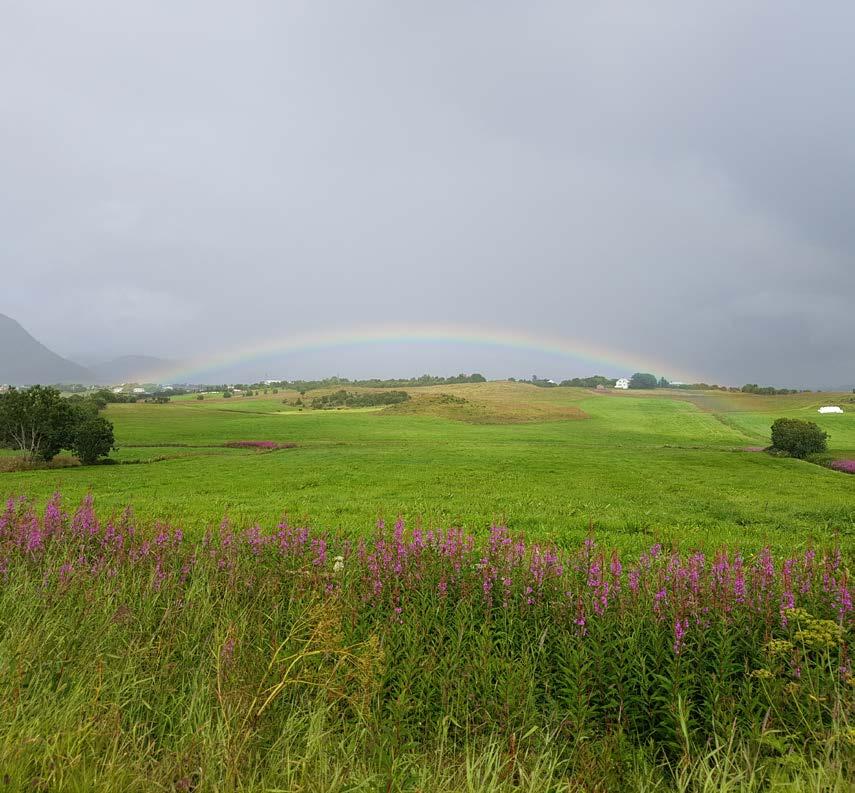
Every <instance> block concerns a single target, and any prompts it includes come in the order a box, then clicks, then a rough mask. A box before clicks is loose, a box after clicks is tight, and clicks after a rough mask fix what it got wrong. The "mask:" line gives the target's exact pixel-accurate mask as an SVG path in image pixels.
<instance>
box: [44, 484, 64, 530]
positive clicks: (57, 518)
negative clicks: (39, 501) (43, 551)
mask: <svg viewBox="0 0 855 793" xmlns="http://www.w3.org/2000/svg"><path fill="white" fill-rule="evenodd" d="M61 504H62V496H61V495H60V494H59V493H54V494H53V497H52V498H51V500H50V501H48V503H47V504H46V505H45V517H44V529H45V534H46V535H48V536H50V535H55V534H59V533H60V532H61V531H62V521H63V514H62V506H61Z"/></svg>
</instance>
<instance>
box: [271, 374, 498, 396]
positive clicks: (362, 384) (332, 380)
mask: <svg viewBox="0 0 855 793" xmlns="http://www.w3.org/2000/svg"><path fill="white" fill-rule="evenodd" d="M486 382H487V378H486V377H484V375H482V374H479V373H478V372H473V373H472V374H464V373H461V374H458V375H453V376H451V377H437V376H435V375H430V374H423V375H422V376H421V377H405V378H401V379H391V380H380V379H378V378H371V379H369V380H350V379H348V378H347V377H325V378H324V379H322V380H279V381H277V382H275V383H269V384H268V385H269V386H274V387H275V388H274V393H275V391H276V389H278V388H290V389H293V390H295V391H299V392H300V393H301V394H305V393H306V391H314V390H315V389H318V388H335V387H336V386H355V387H357V388H417V387H418V386H427V385H454V384H455V383H486ZM259 387H260V386H259Z"/></svg>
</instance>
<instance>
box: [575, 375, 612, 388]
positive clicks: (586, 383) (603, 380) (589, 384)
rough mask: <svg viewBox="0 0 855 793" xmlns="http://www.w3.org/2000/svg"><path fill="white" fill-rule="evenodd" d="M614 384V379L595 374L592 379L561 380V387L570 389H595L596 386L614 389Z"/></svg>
mask: <svg viewBox="0 0 855 793" xmlns="http://www.w3.org/2000/svg"><path fill="white" fill-rule="evenodd" d="M616 382H617V380H616V379H615V378H614V377H603V376H602V375H600V374H595V375H594V376H593V377H571V378H570V379H569V380H562V381H561V385H562V386H567V387H570V388H596V387H597V386H598V385H601V386H605V387H606V388H614V385H615V383H616Z"/></svg>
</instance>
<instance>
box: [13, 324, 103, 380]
mask: <svg viewBox="0 0 855 793" xmlns="http://www.w3.org/2000/svg"><path fill="white" fill-rule="evenodd" d="M95 380H96V378H95V375H94V374H93V372H91V371H90V370H89V369H87V368H86V367H85V366H80V364H76V363H74V362H73V361H69V360H67V359H65V358H63V357H62V356H60V355H57V354H56V353H55V352H52V351H51V350H49V349H48V348H47V347H45V346H44V344H42V343H41V342H40V341H37V340H36V339H34V338H33V337H32V336H31V335H30V334H29V333H27V331H25V330H24V329H23V328H22V327H21V325H20V324H19V323H17V322H16V321H15V320H14V319H12V318H11V317H7V316H6V315H5V314H0V383H5V384H7V385H34V384H36V383H41V384H50V383H84V384H89V383H94V382H95Z"/></svg>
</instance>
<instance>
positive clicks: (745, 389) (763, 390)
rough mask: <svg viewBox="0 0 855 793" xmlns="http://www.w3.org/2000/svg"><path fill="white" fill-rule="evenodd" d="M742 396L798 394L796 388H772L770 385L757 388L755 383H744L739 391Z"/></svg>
mask: <svg viewBox="0 0 855 793" xmlns="http://www.w3.org/2000/svg"><path fill="white" fill-rule="evenodd" d="M739 390H740V391H742V393H743V394H768V395H776V394H798V393H799V390H798V389H797V388H774V387H773V386H770V385H765V386H759V385H757V383H746V384H745V385H744V386H742V388H740V389H739Z"/></svg>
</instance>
